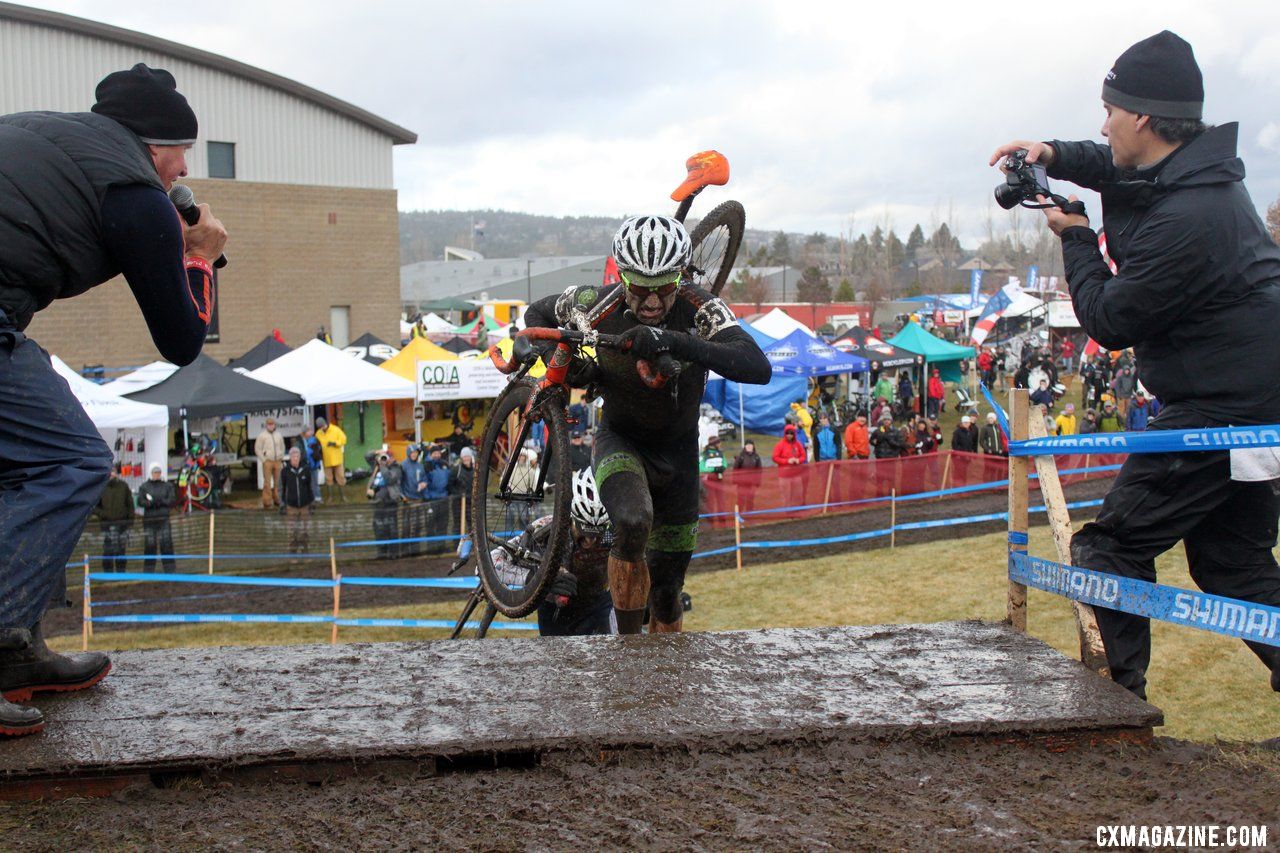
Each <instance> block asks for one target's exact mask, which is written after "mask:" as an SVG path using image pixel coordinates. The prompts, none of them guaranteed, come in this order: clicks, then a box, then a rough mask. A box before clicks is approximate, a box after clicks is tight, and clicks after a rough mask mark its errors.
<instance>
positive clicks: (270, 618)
mask: <svg viewBox="0 0 1280 853" xmlns="http://www.w3.org/2000/svg"><path fill="white" fill-rule="evenodd" d="M89 621H90V622H130V623H146V622H305V623H307V624H328V623H330V622H332V621H333V617H332V616H300V615H291V614H274V615H273V614H268V613H135V614H132V615H129V616H93V617H91V618H90V619H89Z"/></svg>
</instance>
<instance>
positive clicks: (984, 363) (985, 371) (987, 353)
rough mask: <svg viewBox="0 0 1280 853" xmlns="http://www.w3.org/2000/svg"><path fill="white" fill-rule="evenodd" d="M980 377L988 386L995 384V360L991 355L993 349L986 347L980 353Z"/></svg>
mask: <svg viewBox="0 0 1280 853" xmlns="http://www.w3.org/2000/svg"><path fill="white" fill-rule="evenodd" d="M978 379H979V381H981V382H982V384H983V385H986V386H987V387H988V388H991V387H993V386H994V385H995V379H996V377H995V361H994V360H993V359H992V357H991V350H989V349H986V348H983V350H982V351H981V352H979V353H978Z"/></svg>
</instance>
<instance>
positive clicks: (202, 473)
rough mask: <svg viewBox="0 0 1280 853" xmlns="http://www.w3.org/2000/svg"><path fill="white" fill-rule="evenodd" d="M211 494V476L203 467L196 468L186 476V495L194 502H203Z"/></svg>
mask: <svg viewBox="0 0 1280 853" xmlns="http://www.w3.org/2000/svg"><path fill="white" fill-rule="evenodd" d="M212 494H213V478H212V477H210V476H209V472H208V471H206V470H205V469H204V468H196V469H195V470H194V471H192V472H191V476H189V477H188V478H187V495H188V496H189V497H190V498H191V500H193V501H195V502H196V503H204V502H205V501H207V500H208V499H209V496H210V495H212Z"/></svg>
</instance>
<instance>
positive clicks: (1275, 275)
mask: <svg viewBox="0 0 1280 853" xmlns="http://www.w3.org/2000/svg"><path fill="white" fill-rule="evenodd" d="M1237 130H1238V127H1237V125H1236V124H1234V123H1232V124H1225V125H1222V126H1220V127H1215V128H1211V129H1209V130H1207V131H1206V132H1204V133H1202V134H1201V135H1200V136H1198V137H1196V138H1195V139H1193V140H1192V141H1191V142H1189V143H1187V144H1186V145H1184V146H1182V147H1181V148H1179V149H1178V150H1177V151H1175V152H1174V153H1173V154H1171V155H1170V156H1169V157H1167V158H1166V159H1165V160H1164V161H1163V162H1161V163H1159V164H1157V165H1155V166H1153V167H1151V168H1149V169H1145V170H1138V171H1132V172H1125V171H1121V170H1119V169H1117V168H1116V167H1115V166H1114V165H1113V164H1112V162H1111V149H1110V148H1109V147H1108V146H1106V145H1099V144H1097V143H1094V142H1060V141H1054V142H1051V143H1050V144H1051V145H1052V146H1053V149H1054V153H1055V158H1054V163H1053V166H1052V167H1050V169H1049V175H1050V177H1054V178H1062V179H1065V180H1069V181H1072V182H1073V183H1076V184H1078V185H1080V186H1083V187H1088V188H1090V189H1094V190H1097V191H1098V192H1099V193H1101V195H1102V208H1103V216H1102V222H1103V226H1104V230H1105V232H1106V238H1107V252H1108V254H1109V255H1110V256H1111V258H1112V260H1114V261H1115V263H1116V264H1117V265H1118V267H1119V272H1118V273H1117V274H1116V275H1114V276H1113V275H1112V274H1111V271H1110V270H1109V269H1108V268H1107V265H1106V262H1105V261H1104V260H1103V258H1102V255H1101V254H1100V253H1099V251H1098V243H1097V241H1098V237H1097V235H1096V234H1095V233H1094V232H1093V230H1092V229H1089V228H1085V227H1074V228H1068V229H1066V230H1065V231H1063V232H1062V254H1063V264H1064V267H1065V269H1066V274H1067V281H1068V283H1069V285H1070V288H1071V302H1072V305H1073V306H1074V308H1075V313H1076V316H1077V317H1078V318H1079V319H1080V323H1081V325H1082V326H1083V327H1084V329H1085V331H1087V332H1088V333H1089V335H1090V336H1091V337H1092V338H1093V339H1094V340H1095V341H1097V342H1098V343H1100V344H1102V346H1103V347H1105V348H1107V349H1113V350H1114V349H1123V348H1125V347H1129V346H1132V347H1133V348H1134V350H1135V351H1136V353H1137V356H1138V364H1139V366H1140V368H1139V374H1140V378H1141V380H1142V383H1143V384H1144V385H1145V386H1146V387H1147V388H1148V389H1149V390H1150V391H1151V392H1152V393H1154V394H1155V396H1156V397H1158V398H1159V399H1160V400H1161V401H1162V402H1164V403H1166V404H1170V405H1178V404H1182V405H1184V406H1185V407H1187V408H1189V409H1191V410H1193V411H1195V412H1197V413H1199V414H1201V415H1204V416H1205V417H1208V418H1211V419H1213V420H1216V421H1220V422H1222V423H1230V424H1259V423H1280V382H1277V381H1276V377H1277V376H1280V336H1277V335H1276V332H1275V329H1276V326H1277V324H1280V248H1277V247H1276V245H1275V244H1274V243H1273V242H1272V241H1271V238H1270V237H1269V236H1268V234H1267V231H1266V228H1265V226H1264V225H1263V223H1262V220H1261V218H1259V216H1258V212H1257V210H1256V209H1255V208H1254V206H1253V201H1252V200H1251V199H1250V198H1249V193H1248V191H1247V190H1245V187H1244V184H1243V180H1244V163H1243V162H1242V161H1241V160H1240V158H1239V157H1237V156H1236V134H1237Z"/></svg>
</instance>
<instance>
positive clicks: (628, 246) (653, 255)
mask: <svg viewBox="0 0 1280 853" xmlns="http://www.w3.org/2000/svg"><path fill="white" fill-rule="evenodd" d="M692 255H693V241H692V240H690V239H689V232H688V231H686V230H685V227H684V225H683V224H682V223H681V222H680V221H679V220H678V219H672V218H671V217H670V216H633V217H631V218H630V219H628V220H627V221H626V222H623V223H622V227H620V228H619V229H618V233H617V234H615V235H613V259H614V260H615V261H617V262H618V266H619V267H620V268H622V269H624V270H629V271H634V272H636V273H638V274H640V275H643V276H656V275H664V274H665V273H670V272H679V271H680V270H682V269H684V268H685V266H687V265H688V263H689V258H690V257H691V256H692Z"/></svg>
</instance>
